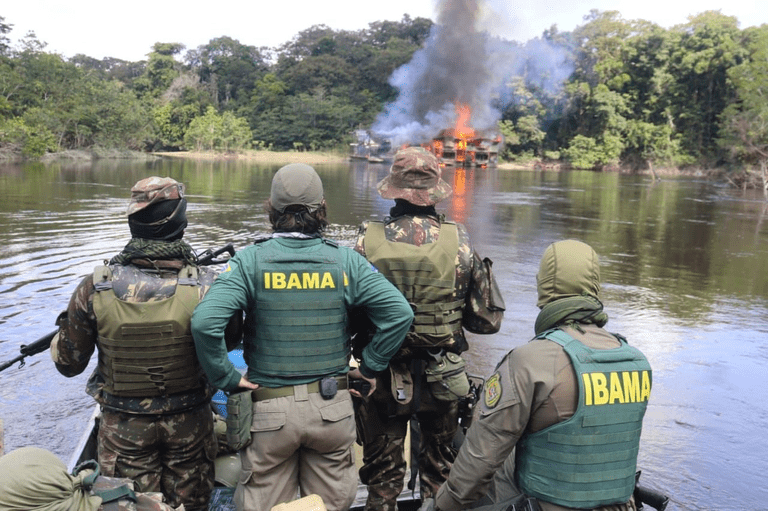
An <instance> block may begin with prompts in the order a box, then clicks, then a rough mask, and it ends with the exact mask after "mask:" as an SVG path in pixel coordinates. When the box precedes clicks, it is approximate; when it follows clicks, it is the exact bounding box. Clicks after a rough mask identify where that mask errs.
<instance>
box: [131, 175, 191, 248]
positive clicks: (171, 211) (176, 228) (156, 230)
mask: <svg viewBox="0 0 768 511" xmlns="http://www.w3.org/2000/svg"><path fill="white" fill-rule="evenodd" d="M186 212H187V199H186V198H185V197H184V185H183V184H182V183H179V182H178V181H176V180H175V179H171V178H170V177H156V176H152V177H148V178H145V179H142V180H141V181H139V182H138V183H136V184H135V185H133V188H131V201H130V203H129V204H128V212H127V214H128V227H129V228H130V229H131V235H132V236H133V237H134V238H144V239H153V240H163V241H173V240H177V239H180V238H181V237H182V236H184V229H185V228H186V227H187V214H186Z"/></svg>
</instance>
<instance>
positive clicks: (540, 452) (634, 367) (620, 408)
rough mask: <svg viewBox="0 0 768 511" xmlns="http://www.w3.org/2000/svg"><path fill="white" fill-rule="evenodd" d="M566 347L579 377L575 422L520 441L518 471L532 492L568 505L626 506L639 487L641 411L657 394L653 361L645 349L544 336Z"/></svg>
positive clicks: (557, 333)
mask: <svg viewBox="0 0 768 511" xmlns="http://www.w3.org/2000/svg"><path fill="white" fill-rule="evenodd" d="M542 337H545V338H547V339H549V340H551V341H554V342H556V343H558V344H560V345H561V346H562V347H563V349H564V350H565V352H566V353H567V354H568V356H569V357H570V359H571V362H572V363H573V367H574V369H575V371H576V376H577V378H578V382H579V402H578V407H577V409H576V413H574V414H573V416H572V417H570V418H569V419H567V420H565V421H563V422H559V423H557V424H554V425H552V426H550V427H548V428H544V429H543V430H541V431H537V432H536V433H533V434H530V435H524V436H523V438H522V439H521V440H520V441H519V442H518V443H517V446H516V459H515V463H516V465H515V474H516V478H517V481H518V485H519V486H520V489H521V490H522V491H523V492H524V493H525V494H526V495H528V496H532V497H537V498H539V499H541V500H544V501H546V502H552V503H555V504H558V505H560V506H565V507H570V508H587V509H592V508H595V507H600V506H604V505H608V504H624V503H626V502H627V501H629V498H630V496H631V495H632V492H633V490H634V488H635V472H636V468H637V453H638V450H639V446H640V431H641V428H642V425H643V416H644V415H645V409H646V406H647V405H648V398H649V396H650V393H651V366H650V365H649V364H648V360H647V359H646V358H645V356H644V355H643V354H642V353H640V351H639V350H637V349H636V348H633V347H631V346H629V345H628V344H627V342H626V340H624V339H623V338H621V337H620V336H617V338H618V339H619V341H620V342H621V346H620V347H618V348H614V349H608V350H598V349H592V348H589V347H587V346H585V345H584V344H582V343H580V342H579V341H577V340H575V339H574V338H573V337H571V336H570V335H568V334H566V333H565V332H563V331H562V330H558V329H554V330H549V331H547V332H544V333H542V334H541V335H540V336H539V338H542Z"/></svg>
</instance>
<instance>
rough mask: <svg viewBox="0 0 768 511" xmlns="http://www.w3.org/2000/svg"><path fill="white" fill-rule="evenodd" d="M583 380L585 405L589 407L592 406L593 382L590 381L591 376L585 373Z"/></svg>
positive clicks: (582, 376)
mask: <svg viewBox="0 0 768 511" xmlns="http://www.w3.org/2000/svg"><path fill="white" fill-rule="evenodd" d="M581 379H582V380H584V404H585V405H587V406H591V405H592V382H591V381H590V379H589V374H587V373H583V374H582V375H581Z"/></svg>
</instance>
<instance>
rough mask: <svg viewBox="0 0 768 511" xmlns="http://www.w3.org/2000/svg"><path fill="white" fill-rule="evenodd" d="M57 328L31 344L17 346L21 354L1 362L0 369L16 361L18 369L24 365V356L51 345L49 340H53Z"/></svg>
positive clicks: (42, 350)
mask: <svg viewBox="0 0 768 511" xmlns="http://www.w3.org/2000/svg"><path fill="white" fill-rule="evenodd" d="M58 332H59V331H58V330H54V331H53V332H49V333H47V334H45V335H44V336H42V337H41V338H39V339H38V340H36V341H35V342H33V343H32V344H22V345H21V347H20V348H19V351H20V352H21V355H19V356H18V357H16V358H14V359H12V360H9V361H8V362H3V363H2V364H1V365H0V371H3V370H5V369H8V368H9V367H11V366H12V365H13V364H15V363H16V362H18V363H19V369H21V368H22V367H24V358H25V357H31V356H32V355H37V354H38V353H42V352H44V351H46V350H47V349H48V348H49V347H50V346H51V341H52V340H53V338H54V336H55V335H56V334H57V333H58Z"/></svg>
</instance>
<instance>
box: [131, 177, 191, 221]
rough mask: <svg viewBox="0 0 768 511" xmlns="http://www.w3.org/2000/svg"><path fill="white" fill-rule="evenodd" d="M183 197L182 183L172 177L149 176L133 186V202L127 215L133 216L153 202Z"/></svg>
mask: <svg viewBox="0 0 768 511" xmlns="http://www.w3.org/2000/svg"><path fill="white" fill-rule="evenodd" d="M183 198H184V185H183V184H182V183H179V182H178V181H176V180H175V179H171V178H170V177H157V176H152V177H148V178H145V179H142V180H141V181H139V182H138V183H136V184H135V185H133V188H131V202H130V204H128V212H127V215H128V216H131V215H132V214H134V213H136V212H137V211H141V210H142V209H144V208H146V207H147V206H149V205H151V204H157V203H158V202H162V201H165V200H174V199H183Z"/></svg>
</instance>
